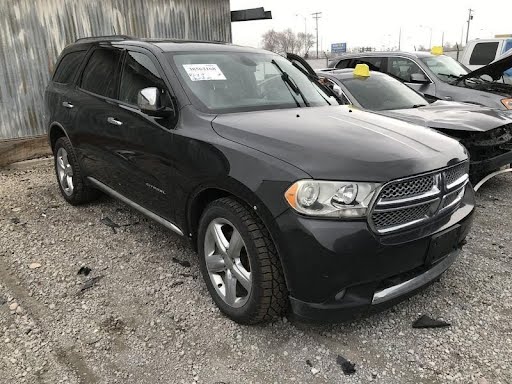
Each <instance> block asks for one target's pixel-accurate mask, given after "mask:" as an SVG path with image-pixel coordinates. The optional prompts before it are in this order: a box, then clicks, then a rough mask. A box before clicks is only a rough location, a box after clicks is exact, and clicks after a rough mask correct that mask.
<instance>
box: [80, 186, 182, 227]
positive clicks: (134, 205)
mask: <svg viewBox="0 0 512 384" xmlns="http://www.w3.org/2000/svg"><path fill="white" fill-rule="evenodd" d="M87 179H88V180H89V181H90V182H91V184H93V185H94V186H95V187H96V188H98V189H99V190H101V191H103V192H105V193H106V194H107V195H110V196H112V197H113V198H115V199H118V200H121V201H122V202H123V203H125V204H126V205H129V206H130V207H132V208H133V209H135V210H137V211H139V212H140V213H142V214H143V215H144V216H147V217H149V218H150V219H152V220H154V221H156V222H157V223H158V224H161V225H163V226H164V227H166V228H168V229H170V230H171V231H173V232H176V233H177V234H178V235H180V236H183V232H182V231H181V229H179V228H178V227H177V226H176V225H175V224H173V223H171V222H170V221H167V220H165V219H164V218H162V217H160V216H158V215H157V214H155V213H153V212H151V211H149V210H147V209H146V208H144V207H141V206H140V205H139V204H137V203H134V202H133V201H131V200H130V199H128V198H127V197H125V196H123V195H121V194H120V193H118V192H116V191H114V190H113V189H112V188H110V187H108V186H106V185H105V184H103V183H102V182H101V181H98V180H96V179H95V178H94V177H90V176H89V177H87Z"/></svg>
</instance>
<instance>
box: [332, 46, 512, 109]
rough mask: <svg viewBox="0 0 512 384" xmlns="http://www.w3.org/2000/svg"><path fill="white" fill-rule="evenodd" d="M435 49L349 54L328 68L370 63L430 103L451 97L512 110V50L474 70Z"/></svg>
mask: <svg viewBox="0 0 512 384" xmlns="http://www.w3.org/2000/svg"><path fill="white" fill-rule="evenodd" d="M434 48H436V47H434ZM434 48H433V49H432V53H431V52H412V53H411V52H365V53H354V54H347V55H344V56H342V57H339V58H337V59H335V60H332V61H331V62H330V63H329V67H330V68H336V69H345V68H355V67H356V65H357V64H367V65H368V66H369V67H370V69H371V70H374V71H379V72H384V73H387V74H389V75H391V76H394V77H396V78H397V79H399V80H400V81H402V82H404V83H405V84H407V85H408V86H409V87H411V88H413V89H414V90H416V91H418V92H421V93H422V94H423V95H424V96H425V98H426V99H428V100H429V101H430V102H433V101H436V100H452V101H462V102H466V103H472V104H479V105H485V106H487V107H491V108H497V109H505V110H512V84H509V83H508V82H509V81H508V79H509V78H508V75H507V74H508V73H509V72H508V71H509V70H510V68H511V67H512V52H509V53H507V54H505V55H503V56H502V57H501V58H500V59H499V60H496V61H495V62H493V63H491V64H489V65H486V66H485V67H482V68H479V69H477V70H476V71H473V72H471V71H470V70H469V69H468V68H466V67H465V66H463V65H462V64H461V63H459V62H458V61H456V60H455V59H453V58H451V57H449V56H446V55H443V54H442V50H441V49H437V50H436V49H434ZM439 48H440V47H439Z"/></svg>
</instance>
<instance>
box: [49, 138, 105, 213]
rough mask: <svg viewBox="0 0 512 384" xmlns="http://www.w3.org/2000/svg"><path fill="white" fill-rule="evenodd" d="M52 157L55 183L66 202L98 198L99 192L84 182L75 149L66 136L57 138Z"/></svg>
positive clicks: (83, 202)
mask: <svg viewBox="0 0 512 384" xmlns="http://www.w3.org/2000/svg"><path fill="white" fill-rule="evenodd" d="M53 157H54V166H55V175H56V176H57V184H58V185H59V189H60V192H61V194H62V196H63V197H64V199H66V201H67V202H68V203H70V204H72V205H80V204H85V203H88V202H90V201H92V200H95V199H97V198H98V196H99V195H100V192H99V191H98V190H96V189H94V188H92V187H90V186H88V185H86V184H85V181H84V176H83V173H82V170H81V169H80V165H79V163H78V160H77V158H76V154H75V151H74V149H73V146H72V145H71V142H70V141H69V139H68V138H67V137H61V138H59V139H58V140H57V142H56V143H55V147H54V152H53Z"/></svg>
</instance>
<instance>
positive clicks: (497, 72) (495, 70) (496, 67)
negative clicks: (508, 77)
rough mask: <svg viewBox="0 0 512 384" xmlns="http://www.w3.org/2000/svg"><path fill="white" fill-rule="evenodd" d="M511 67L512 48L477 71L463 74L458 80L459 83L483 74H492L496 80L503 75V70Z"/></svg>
mask: <svg viewBox="0 0 512 384" xmlns="http://www.w3.org/2000/svg"><path fill="white" fill-rule="evenodd" d="M510 68H512V50H510V51H509V52H508V53H506V54H505V55H503V56H502V57H501V58H499V59H498V60H496V61H493V62H492V63H490V64H488V65H486V66H484V67H482V68H479V69H477V70H476V71H473V72H470V73H468V74H467V75H465V76H462V77H461V78H460V79H458V80H457V83H460V82H462V81H464V80H466V79H471V78H473V77H480V76H482V75H488V76H491V77H492V78H493V80H494V81H496V80H498V79H499V78H500V77H501V76H502V75H503V72H505V71H507V70H509V69H510Z"/></svg>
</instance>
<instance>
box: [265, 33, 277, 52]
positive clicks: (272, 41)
mask: <svg viewBox="0 0 512 384" xmlns="http://www.w3.org/2000/svg"><path fill="white" fill-rule="evenodd" d="M280 34H281V32H276V31H274V30H273V29H271V30H270V31H267V32H265V33H264V34H263V36H262V45H263V49H266V50H268V51H272V52H278V51H279V48H280V47H279V45H280V38H279V35H280Z"/></svg>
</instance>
